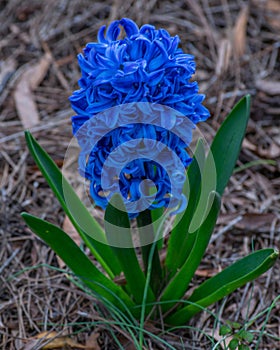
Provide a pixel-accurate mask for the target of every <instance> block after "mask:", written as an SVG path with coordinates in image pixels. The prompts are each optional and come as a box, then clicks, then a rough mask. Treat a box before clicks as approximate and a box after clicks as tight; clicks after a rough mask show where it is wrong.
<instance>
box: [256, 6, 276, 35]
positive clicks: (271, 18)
mask: <svg viewBox="0 0 280 350" xmlns="http://www.w3.org/2000/svg"><path fill="white" fill-rule="evenodd" d="M252 5H253V6H256V7H258V8H259V9H260V10H262V11H263V13H264V16H265V19H266V20H267V22H268V23H269V25H270V26H271V27H272V28H273V29H274V30H275V31H279V30H280V20H279V18H280V1H279V0H266V1H260V0H252Z"/></svg>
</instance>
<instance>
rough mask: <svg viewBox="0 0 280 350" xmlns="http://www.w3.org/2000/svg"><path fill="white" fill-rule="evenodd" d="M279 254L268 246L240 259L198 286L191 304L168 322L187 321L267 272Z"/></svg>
mask: <svg viewBox="0 0 280 350" xmlns="http://www.w3.org/2000/svg"><path fill="white" fill-rule="evenodd" d="M278 256H279V252H278V251H277V250H274V249H270V248H267V249H262V250H258V251H256V252H254V253H252V254H250V255H248V256H246V257H245V258H243V259H241V260H238V261H237V262H235V263H234V264H232V265H231V266H229V267H227V268H226V269H224V270H223V271H221V272H220V273H218V274H217V275H215V276H213V277H211V278H209V279H208V280H206V281H205V282H203V283H202V284H201V285H200V286H199V287H198V288H196V289H195V291H194V292H193V294H192V295H191V296H190V298H189V299H188V301H189V302H190V303H191V304H190V305H187V306H185V307H183V308H181V309H179V310H178V311H177V312H175V313H174V314H173V315H172V316H170V317H168V318H167V321H168V323H170V324H172V325H181V324H184V323H186V322H187V321H188V320H189V319H190V318H191V317H192V316H194V315H195V314H197V313H198V312H200V311H201V309H202V308H205V307H208V306H209V305H211V304H213V303H215V302H216V301H218V300H220V299H222V298H223V297H225V296H226V295H228V294H230V293H231V292H233V291H234V290H236V289H237V288H239V287H241V286H243V285H245V284H246V283H248V282H250V281H252V280H254V279H256V278H257V277H258V276H260V275H261V274H262V273H264V272H266V271H267V270H268V269H270V268H271V267H272V266H273V264H274V263H275V261H276V259H277V258H278Z"/></svg>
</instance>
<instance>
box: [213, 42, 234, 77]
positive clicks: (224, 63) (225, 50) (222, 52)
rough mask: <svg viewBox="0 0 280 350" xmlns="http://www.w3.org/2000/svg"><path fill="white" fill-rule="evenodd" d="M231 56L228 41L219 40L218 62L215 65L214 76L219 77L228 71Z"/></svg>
mask: <svg viewBox="0 0 280 350" xmlns="http://www.w3.org/2000/svg"><path fill="white" fill-rule="evenodd" d="M231 54H232V44H231V41H230V40H229V39H223V40H221V43H220V45H219V52H218V60H217V64H216V71H215V73H216V75H217V76H220V75H222V74H223V73H225V72H226V71H227V70H228V66H229V62H230V57H231Z"/></svg>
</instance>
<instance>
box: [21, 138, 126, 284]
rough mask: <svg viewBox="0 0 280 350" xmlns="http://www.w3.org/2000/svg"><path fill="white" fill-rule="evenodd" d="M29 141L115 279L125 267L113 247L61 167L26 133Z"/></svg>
mask: <svg viewBox="0 0 280 350" xmlns="http://www.w3.org/2000/svg"><path fill="white" fill-rule="evenodd" d="M25 138H26V142H27V146H28V148H29V151H30V153H31V154H32V156H33V158H34V160H35V162H36V163H37V165H38V167H39V169H40V170H41V172H42V174H43V175H44V177H45V179H46V180H47V182H48V184H49V186H50V187H51V189H52V190H53V192H54V194H55V195H56V197H57V199H58V200H59V202H60V204H61V206H62V208H63V209H64V211H65V213H66V214H67V216H68V217H69V219H70V220H71V222H72V224H73V225H74V227H75V228H76V230H77V232H78V233H79V234H80V236H81V237H82V239H83V240H84V242H85V244H86V245H87V246H88V248H89V249H90V251H91V252H92V254H93V255H94V256H95V257H96V259H97V260H98V261H99V262H100V264H101V265H102V267H103V268H104V269H105V270H106V272H107V273H108V274H109V276H110V277H111V278H114V277H115V276H116V275H118V274H120V272H121V267H120V264H119V263H118V260H117V259H116V257H115V256H114V254H113V252H112V250H111V248H110V247H109V246H108V245H107V242H106V237H105V234H104V232H103V230H102V228H101V227H100V225H99V224H98V223H97V221H96V220H95V219H94V218H93V217H92V215H91V214H90V213H89V212H88V210H87V209H86V207H85V206H84V204H83V203H82V202H81V200H80V199H79V197H78V196H77V194H76V193H75V191H74V190H73V188H72V187H71V185H70V184H69V183H68V181H67V180H66V179H65V177H64V176H63V175H62V173H61V171H60V170H59V168H58V167H57V165H56V164H55V163H54V162H53V160H52V159H51V158H50V157H49V155H48V154H47V153H46V152H45V151H44V149H43V148H42V147H41V146H40V145H39V144H38V142H37V141H36V140H35V139H34V138H33V136H32V135H31V134H30V132H28V131H26V132H25ZM89 234H92V235H94V236H93V237H95V238H96V239H93V238H92V237H91V236H90V235H89Z"/></svg>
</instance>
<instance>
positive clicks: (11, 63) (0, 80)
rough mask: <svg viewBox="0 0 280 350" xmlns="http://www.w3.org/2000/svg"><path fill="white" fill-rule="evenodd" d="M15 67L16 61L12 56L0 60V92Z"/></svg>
mask: <svg viewBox="0 0 280 350" xmlns="http://www.w3.org/2000/svg"><path fill="white" fill-rule="evenodd" d="M15 69H16V61H15V59H14V58H12V57H11V58H8V59H7V60H6V61H0V92H1V91H2V90H3V89H4V87H5V85H6V83H7V81H8V80H9V78H10V76H11V74H12V73H13V72H14V71H15Z"/></svg>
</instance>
